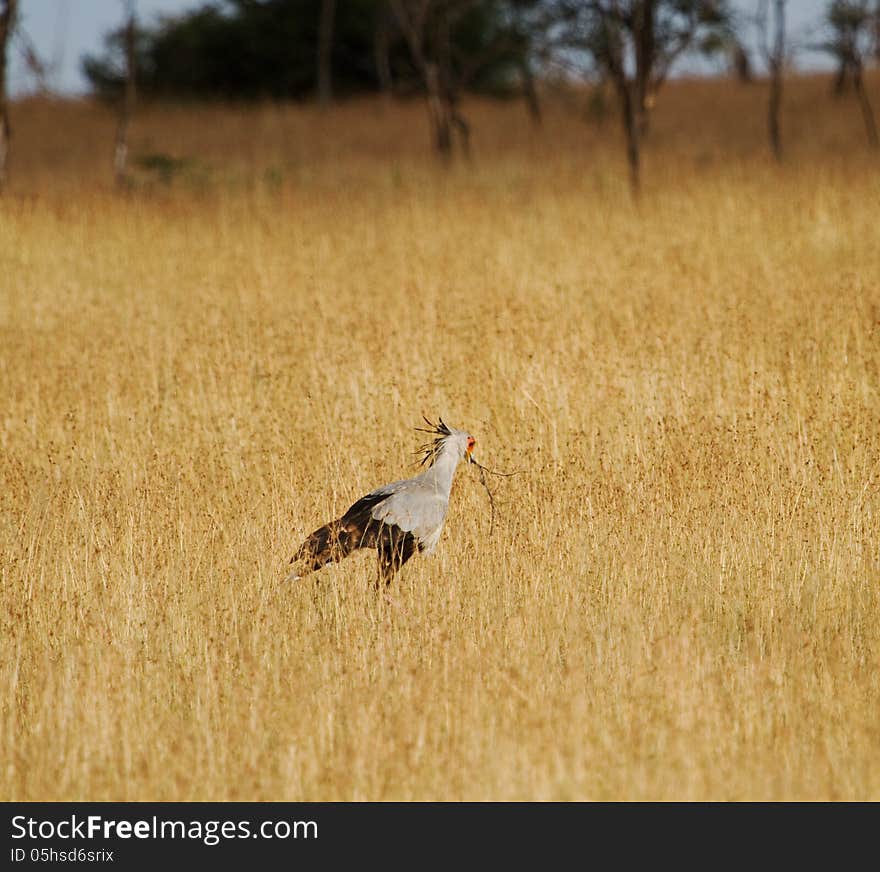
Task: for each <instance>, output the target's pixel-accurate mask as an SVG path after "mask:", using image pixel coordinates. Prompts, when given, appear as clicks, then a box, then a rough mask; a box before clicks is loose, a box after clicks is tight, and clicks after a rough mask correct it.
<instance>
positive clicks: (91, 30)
mask: <svg viewBox="0 0 880 872" xmlns="http://www.w3.org/2000/svg"><path fill="white" fill-rule="evenodd" d="M205 2H206V0H136V5H137V13H138V17H139V18H140V19H141V21H143V22H145V23H147V24H149V23H153V22H154V21H155V20H156V17H157V16H159V15H162V14H165V15H168V14H177V13H180V12H183V11H186V10H191V9H195V8H197V7H199V6H202V5H204V4H205ZM19 5H20V8H21V25H22V27H23V29H24V33H25V34H26V35H27V37H28V39H29V40H30V42H31V43H32V44H33V46H34V47H35V48H36V51H37V54H38V56H39V57H40V58H41V59H42V60H43V61H44V63H46V64H47V66H48V67H49V69H50V76H49V85H50V87H51V89H52V90H54V91H56V92H59V93H63V94H69V95H76V94H83V93H85V92H86V91H87V90H88V85H87V82H86V80H85V78H84V77H83V75H82V73H81V72H80V59H81V58H82V56H83V55H84V54H88V53H92V54H95V53H100V52H101V48H102V38H103V35H104V34H105V33H106V32H107V31H109V30H112V29H113V28H115V27H118V26H119V24H120V22H121V21H122V18H123V8H124V4H123V2H122V0H20V4H19ZM755 5H756V0H734V6H735V7H736V8H737V9H738V10H739V11H741V12H743V13H746V14H753V12H754V9H755ZM827 5H828V4H827V0H789V2H788V19H789V26H790V30H791V33H792V34H798V33H802V32H803V31H804V29H805V28H809V27H811V26H815V25H816V23H817V22H819V21H820V20H821V17H822V12H823V10H824V9H825V8H826V7H827ZM796 62H797V64H798V65H799V66H801V67H812V68H815V67H817V66H822V65H827V61H826V62H824V64H823V60H822V59H821V58H819V57H817V56H816V55H815V54H811V55H810V54H801V55H799V56H798V57H797V58H796ZM34 85H35V83H34V79H33V76H32V75H31V74H29V73H28V71H27V67H26V65H25V63H24V58H23V54H22V52H21V50H20V48H19V47H18V46H13V50H12V53H11V58H10V65H9V90H10V92H11V93H12V94H13V95H16V96H20V95H22V94H26V93H28V92H30V91H33V90H34Z"/></svg>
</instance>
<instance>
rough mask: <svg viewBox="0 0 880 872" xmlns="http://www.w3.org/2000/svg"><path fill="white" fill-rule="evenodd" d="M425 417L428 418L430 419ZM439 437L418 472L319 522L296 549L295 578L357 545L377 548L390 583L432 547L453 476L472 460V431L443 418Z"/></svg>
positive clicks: (435, 429)
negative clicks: (414, 555)
mask: <svg viewBox="0 0 880 872" xmlns="http://www.w3.org/2000/svg"><path fill="white" fill-rule="evenodd" d="M426 420H427V419H426ZM428 424H429V426H430V427H431V429H430V430H427V431H423V432H428V433H431V434H432V435H433V436H434V437H435V438H434V440H433V441H432V442H430V443H428V444H427V445H425V446H423V448H422V450H423V452H424V456H423V458H422V463H423V464H427V469H425V471H424V472H422V473H420V474H419V475H417V476H415V477H413V478H408V479H402V480H400V481H394V482H391V483H390V484H386V485H382V487H378V488H376V489H375V490H372V491H370V492H369V493H368V494H366V495H365V496H363V497H361V498H360V499H359V500H358V501H357V502H355V503H353V504H352V505H351V506H350V507H349V508H348V510H347V511H346V512H345V514H344V515H342V517H341V518H338V519H337V520H335V521H330V523H328V524H325V525H324V526H323V527H319V528H318V529H317V530H315V531H314V533H312V534H311V535H310V536H308V537H307V538H306V540H305V542H303V543H302V545H301V546H300V547H299V549H298V550H297V552H296V554H294V555H293V557H292V558H291V560H290V562H291V563H292V564H295V565H296V569H295V570H294V572H293V573H291V575H290V576H288V577H289V578H291V579H295V578H300V577H302V576H303V575H306V574H308V573H309V572H313V571H315V570H317V569H320V568H321V567H323V566H326V565H327V564H328V563H335V562H338V561H340V560H342V559H343V558H345V557H347V556H348V555H349V554H351V553H352V552H353V551H355V550H357V549H359V548H375V549H376V550H377V551H378V554H379V575H380V577H381V578H382V580H384V581H385V582H386V583H388V582H390V581H391V579H392V578H393V577H394V575H395V573H396V572H397V571H398V570H399V569H400V568H401V567H402V566H403V564H404V563H406V561H407V560H409V558H410V557H412V556H413V554H415V553H416V552H417V551H419V552H422V551H424V552H425V553H426V554H431V553H433V551H434V549H435V548H436V547H437V543H438V542H439V541H440V534H441V533H442V531H443V523H444V521H445V520H446V513H447V511H448V509H449V495H450V493H451V491H452V480H453V478H454V477H455V471H456V469H457V468H458V464H459V463H461V461H462V460H467V461H468V462H471V461H472V460H473V458H472V454H471V453H472V451H473V448H474V445H475V440H474V437H473V436H471V435H470V434H469V433H466V432H465V431H464V430H456V429H455V428H453V427H448V426H447V425H446V424H444V423H443V420H442V418H441V419H440V422H439V424H436V425H435V424H431V422H430V421H428Z"/></svg>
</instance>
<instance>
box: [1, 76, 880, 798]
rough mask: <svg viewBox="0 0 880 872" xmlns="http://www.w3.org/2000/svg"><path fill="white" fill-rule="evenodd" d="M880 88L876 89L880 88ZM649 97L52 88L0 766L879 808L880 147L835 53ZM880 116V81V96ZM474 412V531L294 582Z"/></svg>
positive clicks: (18, 285) (27, 208)
mask: <svg viewBox="0 0 880 872" xmlns="http://www.w3.org/2000/svg"><path fill="white" fill-rule="evenodd" d="M871 88H872V91H871V93H872V96H873V98H874V100H875V104H880V91H878V80H877V79H876V77H875V78H874V79H872V80H871ZM765 97H766V94H765V91H764V88H763V86H761V85H756V86H754V87H751V88H739V87H735V86H733V85H731V84H726V83H718V82H704V83H694V82H691V83H688V82H683V83H673V84H672V85H670V86H669V87H668V88H667V90H666V91H664V92H663V93H662V94H661V98H660V101H659V104H658V109H657V113H656V116H655V121H654V129H653V131H652V138H651V141H650V143H649V144H648V146H647V152H646V156H645V168H644V175H645V190H644V196H643V198H642V200H641V202H640V203H639V204H638V205H634V204H633V203H632V201H631V200H630V198H629V197H628V193H627V176H626V170H625V165H624V161H623V153H622V148H621V145H620V140H619V138H618V137H619V134H618V127H619V125H618V123H617V119H616V117H610V118H609V119H608V120H607V121H606V122H605V123H604V124H603V125H601V126H597V125H595V124H593V125H591V124H589V123H587V122H586V121H585V120H584V119H583V117H580V116H581V115H582V109H583V105H582V104H583V100H582V99H581V98H575V97H568V98H565V97H563V96H558V97H557V98H555V99H554V101H553V102H552V104H551V105H550V106H549V107H548V109H547V120H546V123H545V126H544V129H543V130H541V131H536V130H533V129H532V128H531V127H530V125H529V121H528V119H527V116H526V114H525V111H524V109H523V107H522V106H521V105H518V104H515V103H511V104H505V105H497V106H496V105H491V104H482V103H472V104H469V105H468V106H467V107H466V110H467V113H468V115H469V116H470V118H471V120H472V122H473V125H474V149H475V153H474V158H473V161H472V164H471V165H465V164H462V163H459V164H458V165H456V166H454V167H452V168H451V169H450V170H449V171H443V170H441V169H439V168H437V167H435V166H434V163H433V159H432V157H431V155H430V154H429V152H428V136H427V130H426V124H425V118H424V112H423V109H422V107H421V105H419V104H418V103H413V104H411V105H404V106H400V107H392V108H390V109H388V108H386V109H384V110H383V109H381V107H379V106H378V105H375V104H373V103H370V102H365V103H354V104H350V105H344V106H342V107H340V108H339V109H337V110H335V111H331V112H329V113H326V114H322V113H320V112H319V111H317V110H314V109H311V108H286V107H281V108H279V107H272V106H263V107H258V108H251V109H245V108H240V109H236V108H230V107H226V108H213V109H211V108H192V107H189V108H186V107H182V108H176V109H175V108H164V109H162V108H154V109H143V110H142V111H141V112H140V114H139V115H138V116H137V117H136V119H135V124H134V127H133V131H132V135H133V138H134V140H133V150H134V152H135V154H138V153H140V154H144V153H147V152H162V153H167V154H171V155H173V156H176V157H180V158H187V159H190V160H191V163H190V164H188V165H187V167H186V168H185V170H182V171H181V172H180V173H179V177H178V178H176V179H175V180H174V181H173V183H172V184H171V185H170V186H166V185H163V184H161V183H159V182H155V181H150V180H149V179H148V178H146V174H145V173H142V174H141V176H140V177H139V181H138V184H137V186H136V189H135V190H134V191H132V192H131V193H130V194H129V195H120V194H117V193H115V192H114V191H113V190H112V186H111V157H112V155H111V152H112V135H113V120H112V118H111V117H110V115H108V114H107V113H106V112H105V111H104V110H103V109H100V108H96V107H94V106H89V105H88V104H52V103H43V102H30V103H24V104H21V105H19V106H15V107H13V123H14V125H15V134H16V139H15V152H14V155H13V159H14V163H13V164H12V167H11V171H12V189H11V191H10V193H9V194H8V195H7V196H6V197H5V198H3V200H2V201H0V331H2V337H0V338H2V343H0V396H2V406H0V450H2V454H0V506H2V515H0V520H2V523H0V553H2V555H3V560H2V564H0V566H2V568H0V575H2V592H0V799H4V800H87V799H88V800H426V799H433V800H438V799H439V800H460V799H471V800H473V799H476V800H488V799H499V800H525V799H536V800H727V799H730V800H845V799H849V800H878V799H880V550H878V548H880V546H878V543H880V500H878V487H880V394H878V389H880V172H878V170H880V158H878V156H877V155H875V154H871V153H870V152H869V150H868V148H867V146H866V145H865V139H864V134H863V131H862V128H861V120H860V117H859V114H858V109H857V107H856V105H855V103H854V102H853V101H851V100H845V101H843V102H841V103H832V102H831V101H830V100H829V98H828V95H827V82H826V81H824V80H819V79H804V80H800V81H796V82H792V83H791V84H790V86H789V88H788V91H787V92H786V100H787V101H788V102H787V104H786V105H787V113H788V114H787V115H786V118H785V136H786V138H787V147H788V153H787V160H786V163H785V165H783V166H781V167H777V166H775V165H773V164H772V162H771V161H770V160H769V158H768V156H767V147H766V143H765V139H764V130H763V122H764V116H763V112H764V100H765ZM877 108H878V109H880V106H878V107H877ZM422 412H424V413H425V414H427V415H429V416H431V417H433V416H436V415H442V416H443V417H444V419H445V420H447V421H448V422H449V423H450V424H453V425H455V426H457V427H462V428H466V429H468V430H469V431H470V432H472V433H473V434H474V435H475V436H476V438H477V440H478V444H477V457H478V459H480V460H481V461H482V462H483V463H484V464H486V465H488V466H490V467H492V468H495V469H498V470H502V471H505V472H509V471H517V470H519V471H521V472H520V473H519V474H518V475H516V476H514V477H511V478H494V479H492V480H491V487H492V490H493V493H494V496H495V501H496V503H497V510H498V511H497V517H496V522H495V529H494V530H493V531H491V535H490V517H489V501H488V498H487V496H486V493H485V491H484V490H483V488H482V487H481V486H480V484H479V480H478V477H477V475H476V471H475V470H474V469H473V468H465V467H462V468H461V469H460V470H459V472H458V476H457V479H456V484H455V487H454V489H453V494H452V505H451V509H450V514H449V517H448V520H447V525H446V529H445V531H444V534H443V538H442V540H441V543H440V546H439V547H438V551H437V554H436V555H435V556H434V557H433V558H427V557H417V558H415V559H414V560H413V561H411V562H410V563H409V564H408V565H407V566H406V568H405V569H404V571H403V572H402V574H401V575H400V576H399V577H398V579H397V580H396V582H395V583H394V585H393V586H392V587H391V588H390V590H389V593H388V596H384V595H382V594H381V593H377V592H376V590H375V589H374V588H373V586H372V585H373V579H374V577H375V558H374V556H373V554H372V553H369V554H367V553H365V554H361V555H358V556H356V557H353V558H351V559H350V560H348V561H346V562H345V563H343V564H340V565H339V566H338V567H334V568H330V569H327V570H325V571H323V572H321V573H320V574H317V575H314V576H311V577H309V578H307V579H304V580H302V581H300V582H297V583H295V584H294V585H285V584H283V583H282V579H283V578H284V576H285V574H286V571H287V566H286V564H287V560H288V558H289V556H290V554H291V553H292V551H293V549H294V547H295V546H296V545H298V544H299V542H300V541H301V539H302V538H303V536H304V535H305V534H307V533H308V532H310V531H311V530H312V529H314V528H315V527H316V526H318V525H319V524H321V523H323V522H324V521H326V520H329V519H330V517H332V516H334V514H338V513H339V512H341V511H342V510H344V509H345V508H346V507H347V506H348V505H349V504H350V503H351V502H352V501H353V500H354V499H355V498H357V497H358V496H360V495H361V494H362V493H363V492H364V491H366V490H367V489H369V488H371V487H373V486H376V485H378V484H381V483H383V482H385V481H388V480H391V479H394V478H399V477H402V476H406V475H409V474H412V470H413V466H412V464H413V453H412V452H413V451H414V450H415V448H416V447H417V445H418V444H419V443H420V441H422V439H421V438H420V436H419V434H417V433H415V432H414V431H413V428H414V427H415V426H417V425H418V424H419V423H420V415H421V413H422Z"/></svg>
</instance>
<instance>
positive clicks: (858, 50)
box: [821, 0, 880, 148]
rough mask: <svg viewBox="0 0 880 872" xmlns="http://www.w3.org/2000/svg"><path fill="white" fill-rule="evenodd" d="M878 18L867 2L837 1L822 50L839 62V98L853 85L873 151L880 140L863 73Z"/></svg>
mask: <svg viewBox="0 0 880 872" xmlns="http://www.w3.org/2000/svg"><path fill="white" fill-rule="evenodd" d="M876 15H877V13H876V12H874V11H872V9H871V8H870V4H869V3H868V2H867V0H834V2H832V3H831V4H830V5H829V7H828V12H827V15H826V25H827V28H828V30H829V37H828V39H827V40H826V41H825V42H824V43H822V45H821V48H823V49H824V50H825V51H827V52H828V53H829V54H831V55H832V56H833V57H834V58H835V59H836V60H837V69H838V72H837V76H836V77H835V84H834V91H835V93H836V94H837V95H838V96H839V95H840V94H842V93H843V91H844V90H845V89H846V83H847V80H850V81H852V85H853V90H854V91H855V93H856V96H857V97H858V100H859V106H860V107H861V110H862V119H863V120H864V122H865V134H866V135H867V137H868V144H869V145H870V146H871V147H872V148H878V147H880V141H878V138H877V124H876V122H875V121H874V110H873V109H872V108H871V101H870V100H869V99H868V94H867V91H866V90H865V83H864V77H863V71H864V66H865V57H866V56H870V53H871V48H872V45H871V44H872V41H873V39H874V34H873V33H872V29H873V28H874V27H875V26H876Z"/></svg>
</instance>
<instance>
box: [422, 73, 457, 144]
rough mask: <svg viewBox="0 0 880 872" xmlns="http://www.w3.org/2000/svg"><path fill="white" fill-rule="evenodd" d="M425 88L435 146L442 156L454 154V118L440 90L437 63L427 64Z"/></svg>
mask: <svg viewBox="0 0 880 872" xmlns="http://www.w3.org/2000/svg"><path fill="white" fill-rule="evenodd" d="M425 88H426V90H427V98H428V117H429V118H430V120H431V131H432V133H433V135H434V147H435V148H436V149H437V151H438V153H439V154H440V155H441V157H444V158H450V157H451V156H452V119H451V118H450V114H449V107H448V105H447V103H446V101H445V100H444V98H443V95H442V93H441V90H440V72H439V70H438V69H437V64H435V63H431V62H428V63H427V64H425Z"/></svg>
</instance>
